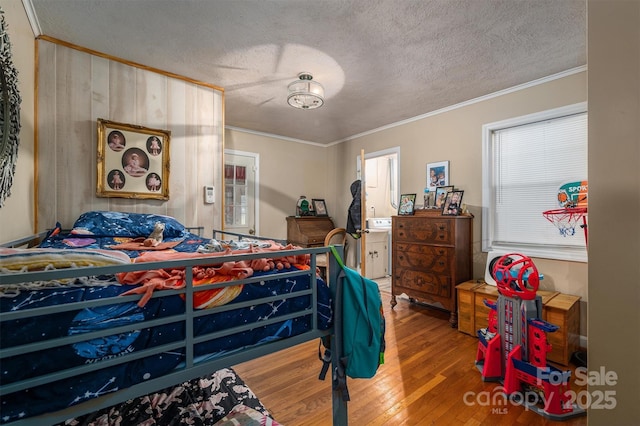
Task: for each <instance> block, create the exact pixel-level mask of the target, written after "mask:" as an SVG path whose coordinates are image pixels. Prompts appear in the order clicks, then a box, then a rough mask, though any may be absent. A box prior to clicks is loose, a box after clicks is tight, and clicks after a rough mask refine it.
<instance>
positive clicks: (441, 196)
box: [434, 185, 453, 209]
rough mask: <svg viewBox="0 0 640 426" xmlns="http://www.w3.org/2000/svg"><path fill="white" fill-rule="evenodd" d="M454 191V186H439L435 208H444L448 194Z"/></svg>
mask: <svg viewBox="0 0 640 426" xmlns="http://www.w3.org/2000/svg"><path fill="white" fill-rule="evenodd" d="M451 191H453V186H452V185H448V186H439V187H437V188H436V198H435V204H434V207H435V208H436V209H442V208H443V207H444V202H445V201H446V199H447V194H448V193H449V192H451Z"/></svg>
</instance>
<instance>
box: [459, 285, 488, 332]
mask: <svg viewBox="0 0 640 426" xmlns="http://www.w3.org/2000/svg"><path fill="white" fill-rule="evenodd" d="M481 285H484V284H483V283H482V282H478V281H466V282H463V283H462V284H458V285H457V286H456V291H457V292H458V331H461V332H463V333H467V334H471V335H472V336H475V334H476V330H475V320H474V315H475V311H474V309H473V304H474V293H473V291H474V290H475V289H476V288H477V287H480V286H481Z"/></svg>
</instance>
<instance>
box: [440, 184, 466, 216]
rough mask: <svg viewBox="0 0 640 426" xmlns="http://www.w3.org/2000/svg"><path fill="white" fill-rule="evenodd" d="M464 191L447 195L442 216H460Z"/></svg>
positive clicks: (451, 192) (456, 191)
mask: <svg viewBox="0 0 640 426" xmlns="http://www.w3.org/2000/svg"><path fill="white" fill-rule="evenodd" d="M463 195H464V191H460V190H455V191H450V192H448V193H447V198H446V199H445V202H444V206H442V214H443V215H445V216H458V215H459V214H460V211H461V209H462V196H463Z"/></svg>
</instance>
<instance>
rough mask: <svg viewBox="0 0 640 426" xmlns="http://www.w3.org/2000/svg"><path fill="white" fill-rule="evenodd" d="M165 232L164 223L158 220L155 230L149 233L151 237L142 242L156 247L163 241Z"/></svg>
mask: <svg viewBox="0 0 640 426" xmlns="http://www.w3.org/2000/svg"><path fill="white" fill-rule="evenodd" d="M163 234H164V223H162V222H156V223H155V225H154V226H153V232H152V233H151V234H149V237H148V238H146V239H145V240H144V241H143V242H142V244H143V245H144V246H145V247H156V246H157V245H158V244H160V243H161V242H162V239H163Z"/></svg>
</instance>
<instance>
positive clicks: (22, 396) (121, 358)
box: [0, 211, 347, 425]
mask: <svg viewBox="0 0 640 426" xmlns="http://www.w3.org/2000/svg"><path fill="white" fill-rule="evenodd" d="M158 223H162V227H163V235H162V237H163V238H161V239H160V241H156V242H155V243H153V242H152V243H149V242H148V241H147V240H148V236H149V234H150V233H151V232H152V231H153V230H154V229H155V228H156V227H157V226H158V225H157V224H158ZM216 232H221V231H214V234H215V233H216ZM235 237H237V238H236V239H235V240H218V239H216V238H212V239H208V238H206V237H202V236H200V235H198V234H194V233H191V232H190V230H189V229H187V228H186V227H185V226H184V225H182V224H180V223H179V222H178V221H176V220H175V219H174V218H171V217H168V216H159V215H146V214H139V213H122V212H95V211H92V212H86V213H84V214H83V215H81V216H80V217H79V218H78V219H77V220H76V222H75V223H74V226H73V227H72V229H71V230H63V229H62V228H61V226H60V225H59V224H56V226H55V227H53V229H52V230H51V231H49V232H48V233H47V234H46V235H45V236H44V238H43V239H42V241H41V242H40V244H39V245H38V247H33V248H0V366H1V368H0V370H1V371H0V400H1V401H0V410H1V412H0V424H2V425H4V424H10V425H44V424H94V423H91V421H92V420H94V419H97V418H99V417H100V416H103V419H104V418H110V419H114V418H117V419H118V420H117V421H114V423H113V424H116V423H118V422H120V424H127V423H131V422H133V423H136V424H140V423H144V422H145V421H151V420H152V421H154V422H155V421H159V420H158V419H161V418H162V416H165V417H164V418H165V420H164V421H163V423H162V424H170V423H167V422H168V421H169V420H167V419H173V420H172V421H174V422H177V423H175V424H180V422H182V420H184V419H181V418H180V416H186V417H188V418H189V419H190V420H188V421H185V423H189V424H192V423H193V422H194V421H195V420H194V419H193V416H195V417H197V418H198V419H199V420H198V421H199V422H200V423H198V421H195V423H193V424H214V423H215V421H217V420H219V419H221V418H226V417H228V416H229V415H233V413H234V412H243V411H244V410H242V409H241V408H242V407H245V408H247V409H249V410H253V411H257V412H259V413H262V414H264V415H265V416H267V415H268V409H267V408H265V407H263V406H262V404H261V403H260V401H259V399H257V398H256V397H255V395H253V393H252V392H251V391H250V389H248V387H246V385H245V384H244V383H243V382H242V379H241V378H239V377H238V376H237V375H235V372H234V371H233V369H232V366H233V365H235V364H238V363H241V362H245V361H248V360H250V359H254V358H257V357H260V356H262V355H265V354H268V353H272V352H276V351H279V350H281V349H285V348H287V347H291V346H294V345H297V344H300V343H304V342H307V341H309V340H312V339H319V338H323V339H325V340H330V341H335V339H336V336H335V334H334V328H333V324H332V319H333V310H334V309H335V307H334V306H333V304H334V302H333V301H334V300H336V293H335V284H334V283H335V282H336V281H337V276H330V277H328V278H327V281H328V282H327V283H325V282H324V281H323V280H322V278H320V277H319V276H318V274H317V272H316V259H315V257H316V255H317V254H320V253H326V252H327V251H328V248H327V247H320V248H310V249H301V248H299V247H294V246H290V245H288V246H287V245H284V244H282V242H281V241H280V242H277V241H275V240H269V239H264V238H256V237H249V238H247V237H244V238H243V237H242V236H241V234H236V235H235ZM25 241H26V240H25ZM22 242H24V241H21V243H22ZM339 249H341V248H339ZM331 258H332V259H333V257H331ZM335 266H336V267H332V268H331V271H338V269H339V268H337V264H336V265H335ZM333 275H337V272H334V274H333ZM338 299H339V298H338ZM332 357H333V359H332V362H333V365H334V366H335V365H337V360H338V357H339V354H337V353H335V351H334V353H333V355H332ZM238 390H239V392H238ZM185 395H186V396H185ZM228 395H231V396H232V397H231V398H229V397H228ZM223 396H227V397H226V398H223ZM229 399H230V401H229ZM332 400H333V410H332V416H333V421H334V424H346V423H347V409H346V402H345V401H346V398H345V397H344V395H342V391H341V390H340V389H338V388H337V387H334V389H333V390H332ZM185 401H191V402H193V401H195V403H194V404H191V405H190V408H189V409H187V407H185V406H184V404H186V402H185ZM170 403H172V404H170ZM176 404H177V406H176ZM180 404H182V406H181V405H180ZM165 406H166V407H165ZM167 407H170V408H168V409H164V408H167ZM104 416H106V417H104ZM131 416H133V417H131ZM140 416H143V417H140ZM144 416H147V417H148V418H144ZM189 416H191V417H189ZM134 417H135V419H134ZM186 417H185V418H186ZM276 420H277V419H276ZM103 421H104V420H103ZM160 421H161V420H160ZM96 424H100V423H99V422H97V423H96ZM152 424H160V423H152Z"/></svg>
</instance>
